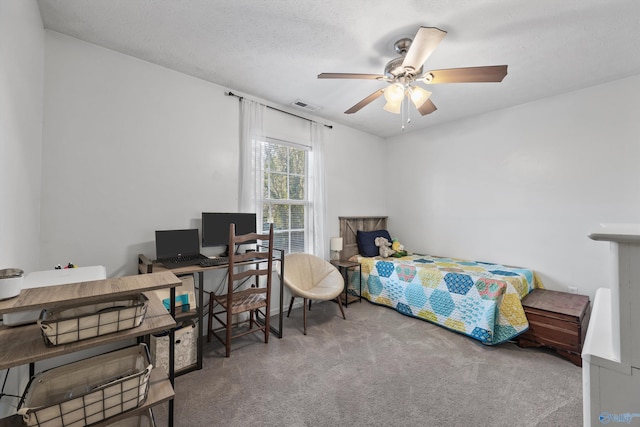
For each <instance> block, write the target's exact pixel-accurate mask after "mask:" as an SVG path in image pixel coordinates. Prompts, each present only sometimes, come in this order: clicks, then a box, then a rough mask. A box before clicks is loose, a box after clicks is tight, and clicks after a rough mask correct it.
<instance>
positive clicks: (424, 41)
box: [402, 27, 447, 70]
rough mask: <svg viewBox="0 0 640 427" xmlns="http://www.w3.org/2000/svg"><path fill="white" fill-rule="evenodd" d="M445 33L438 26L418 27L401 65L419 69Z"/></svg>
mask: <svg viewBox="0 0 640 427" xmlns="http://www.w3.org/2000/svg"><path fill="white" fill-rule="evenodd" d="M446 35H447V32H446V31H443V30H441V29H439V28H435V27H420V28H419V29H418V32H417V33H416V36H415V37H414V38H413V41H412V42H411V46H409V50H408V51H407V55H406V56H405V57H404V61H402V66H403V67H411V68H413V69H414V70H418V69H420V67H422V64H424V63H425V61H426V60H427V58H428V57H429V55H431V53H432V52H433V51H434V50H435V49H436V47H438V45H439V44H440V42H441V41H442V39H443V38H444V36H446Z"/></svg>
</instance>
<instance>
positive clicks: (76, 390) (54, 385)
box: [18, 344, 152, 427]
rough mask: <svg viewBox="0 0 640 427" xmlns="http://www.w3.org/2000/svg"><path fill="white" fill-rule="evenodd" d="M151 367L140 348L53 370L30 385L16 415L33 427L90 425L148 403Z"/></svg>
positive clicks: (144, 348) (143, 345)
mask: <svg viewBox="0 0 640 427" xmlns="http://www.w3.org/2000/svg"><path fill="white" fill-rule="evenodd" d="M151 368H152V365H151V363H150V357H149V349H148V347H147V346H146V345H145V344H138V345H135V346H132V347H127V348H124V349H121V350H116V351H112V352H110V353H105V354H101V355H99V356H95V357H90V358H88V359H84V360H81V361H78V362H74V363H70V364H67V365H63V366H59V367H57V368H53V369H49V370H47V371H44V372H41V373H39V374H37V375H35V376H34V377H33V378H31V380H30V381H29V385H28V386H27V390H26V392H25V394H24V396H23V399H24V402H23V404H22V406H21V408H20V409H19V410H18V414H20V415H22V417H23V419H24V422H25V425H26V426H29V427H32V426H38V427H80V426H86V425H90V424H93V423H96V422H99V421H102V420H105V419H107V418H110V417H113V416H115V415H118V414H121V413H123V412H126V411H129V410H132V409H135V408H137V407H138V406H140V405H141V404H142V403H144V401H145V399H146V398H147V392H148V390H149V376H150V375H151Z"/></svg>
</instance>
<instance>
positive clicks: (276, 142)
mask: <svg viewBox="0 0 640 427" xmlns="http://www.w3.org/2000/svg"><path fill="white" fill-rule="evenodd" d="M259 144H260V153H261V154H260V177H261V184H262V185H261V186H260V188H261V193H260V211H261V215H260V222H261V226H260V227H261V228H262V229H264V227H265V224H268V223H269V222H272V221H273V218H272V217H267V220H266V221H265V210H266V208H267V206H274V205H288V206H290V207H291V206H303V207H304V208H305V209H304V215H303V220H304V227H303V228H302V229H300V228H293V227H292V224H293V221H292V214H291V208H289V211H288V213H289V218H288V228H286V229H278V228H276V227H274V235H276V240H277V235H278V234H285V233H286V234H288V236H287V239H286V241H287V242H288V247H287V248H281V249H284V251H285V253H292V252H291V246H292V245H291V243H292V239H291V236H292V233H295V232H300V231H302V232H303V235H304V244H303V248H302V249H301V250H300V252H309V250H310V248H311V247H312V244H311V243H312V242H311V238H312V233H311V230H310V227H309V224H310V223H311V222H310V221H311V212H312V209H313V203H312V201H311V199H310V197H309V196H310V193H309V179H310V170H309V169H310V167H311V164H310V161H311V155H310V153H311V151H312V148H311V147H310V146H308V145H304V144H299V143H296V142H292V141H285V140H281V139H277V138H272V137H264V138H261V139H260V141H259ZM269 146H279V147H286V148H287V170H286V172H285V173H284V174H285V175H286V177H287V196H288V198H287V199H274V198H271V197H267V196H270V195H271V191H270V187H271V184H272V183H273V182H272V180H271V177H272V174H282V173H283V172H281V171H272V170H271V168H270V165H269V164H268V162H267V161H266V154H265V153H266V151H267V149H268V147H269ZM290 149H295V150H301V151H304V173H303V174H298V173H292V172H291V171H290V166H291V165H290V162H289V159H290V152H289V150H290ZM291 176H298V177H302V178H303V179H304V186H303V192H304V197H303V198H302V199H291V198H290V196H291V194H290V191H289V190H290V188H289V184H290V177H291ZM267 177H268V178H267ZM265 181H266V182H265ZM265 186H266V188H265ZM269 215H273V213H272V212H271V211H270V212H269Z"/></svg>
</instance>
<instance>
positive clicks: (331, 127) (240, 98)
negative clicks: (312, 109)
mask: <svg viewBox="0 0 640 427" xmlns="http://www.w3.org/2000/svg"><path fill="white" fill-rule="evenodd" d="M224 94H225V95H227V96H235V97H236V98H238V100H239V101H242V99H243V98H244V96H240V95H236V94H235V93H233V92H231V91H227V92H225V93H224ZM263 105H264V104H263ZM265 107H267V108H268V109H270V110H274V111H279V112H280V113H284V114H288V115H290V116H293V117H297V118H299V119H302V120H306V121H308V122H312V123H320V122H316V121H315V120H311V119H307V118H306V117H302V116H299V115H297V114H293V113H290V112H288V111H284V110H281V109H279V108H275V107H272V106H270V105H265ZM320 124H321V125H323V126H324V127H326V128H329V129H333V126H331V125H325V124H324V123H320Z"/></svg>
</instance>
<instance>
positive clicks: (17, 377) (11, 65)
mask: <svg viewBox="0 0 640 427" xmlns="http://www.w3.org/2000/svg"><path fill="white" fill-rule="evenodd" d="M43 63H44V39H43V34H42V19H41V18H40V11H39V10H38V5H37V3H36V2H35V1H24V0H2V1H0V269H3V268H9V267H17V268H21V269H23V270H24V271H30V270H33V269H35V268H36V267H37V265H38V253H39V241H38V233H39V226H40V222H39V217H40V187H41V184H40V170H41V164H42V163H41V147H42V79H43ZM0 351H2V350H0ZM5 375H8V378H7V383H6V386H5V388H4V390H3V391H4V392H5V393H8V394H20V392H21V390H23V389H24V386H25V385H26V382H27V380H28V370H27V367H26V366H22V367H19V368H14V369H12V370H11V371H10V373H8V372H7V371H0V384H2V382H3V381H4V380H5ZM17 405H18V399H15V398H10V397H3V398H2V400H0V418H3V417H5V416H7V415H9V414H13V413H14V412H15V409H16V407H17Z"/></svg>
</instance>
